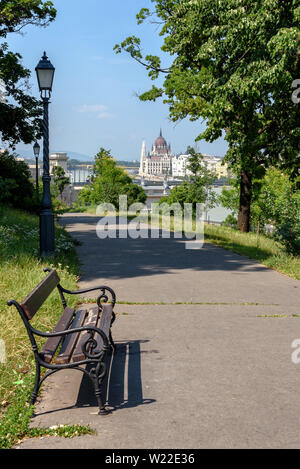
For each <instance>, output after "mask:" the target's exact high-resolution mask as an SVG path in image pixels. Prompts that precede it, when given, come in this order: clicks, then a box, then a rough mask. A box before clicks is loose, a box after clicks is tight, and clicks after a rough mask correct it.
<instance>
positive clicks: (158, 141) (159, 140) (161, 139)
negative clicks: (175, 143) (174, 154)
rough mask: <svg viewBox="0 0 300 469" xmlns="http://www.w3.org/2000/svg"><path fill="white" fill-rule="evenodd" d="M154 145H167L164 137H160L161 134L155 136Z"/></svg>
mask: <svg viewBox="0 0 300 469" xmlns="http://www.w3.org/2000/svg"><path fill="white" fill-rule="evenodd" d="M154 145H155V146H156V147H166V146H167V142H166V141H165V139H164V137H162V136H161V135H160V136H159V137H157V139H156V140H155V142H154Z"/></svg>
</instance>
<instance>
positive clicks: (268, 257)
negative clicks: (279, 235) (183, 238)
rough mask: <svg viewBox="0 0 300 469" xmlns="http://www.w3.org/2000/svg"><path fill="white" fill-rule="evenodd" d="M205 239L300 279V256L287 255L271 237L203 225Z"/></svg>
mask: <svg viewBox="0 0 300 469" xmlns="http://www.w3.org/2000/svg"><path fill="white" fill-rule="evenodd" d="M204 231H205V241H206V242H210V243H213V244H216V245H217V246H220V247H222V248H225V249H230V250H231V251H233V252H236V253H238V254H241V255H243V256H246V257H249V258H250V259H255V260H256V261H258V262H260V263H261V264H263V265H265V266H266V267H269V268H270V269H274V270H277V271H278V272H281V273H283V274H285V275H288V276H290V277H293V278H295V279H298V280H300V257H295V256H291V255H288V254H287V253H286V252H285V250H284V248H283V246H282V245H281V244H280V243H277V242H276V241H274V240H273V239H272V238H269V237H267V236H263V235H259V236H258V235H257V234H255V233H241V232H240V231H237V230H233V229H231V228H225V227H223V226H214V225H207V224H206V225H205V230H204Z"/></svg>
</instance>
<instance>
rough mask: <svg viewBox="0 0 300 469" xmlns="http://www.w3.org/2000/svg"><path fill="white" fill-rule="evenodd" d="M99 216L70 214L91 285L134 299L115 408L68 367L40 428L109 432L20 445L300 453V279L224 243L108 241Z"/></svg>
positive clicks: (42, 407) (112, 393) (113, 388)
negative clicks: (297, 344) (101, 408)
mask: <svg viewBox="0 0 300 469" xmlns="http://www.w3.org/2000/svg"><path fill="white" fill-rule="evenodd" d="M97 221H98V219H97V218H96V217H93V216H90V215H82V214H69V215H65V216H64V217H63V218H62V222H63V223H64V224H65V225H66V227H67V229H68V231H69V232H70V233H71V234H72V235H73V236H74V237H75V238H77V239H78V240H79V241H81V242H82V245H81V246H79V247H78V255H79V258H80V260H81V262H82V276H81V281H80V287H88V286H94V285H97V284H107V285H109V286H111V287H112V288H113V289H114V290H115V291H116V294H117V299H118V300H119V301H121V302H122V304H118V305H117V307H116V312H117V313H118V314H117V320H116V322H115V324H114V327H113V336H114V339H115V341H116V343H117V344H118V350H117V353H116V354H115V356H114V357H113V359H112V366H111V375H110V380H109V385H108V387H107V390H106V392H107V399H108V403H109V405H110V406H112V407H113V408H114V411H113V412H112V413H111V414H110V415H109V416H107V417H100V416H98V415H97V407H96V402H95V399H94V397H93V394H92V390H91V386H90V383H89V382H86V381H85V378H84V379H82V375H81V373H76V372H74V371H69V372H67V371H64V372H60V373H58V374H56V375H54V376H53V377H51V379H50V378H49V380H48V382H47V381H46V384H45V386H44V390H43V393H42V398H41V400H40V402H39V403H38V405H37V406H36V412H37V416H36V417H35V418H34V419H33V425H34V426H51V425H55V424H64V423H68V424H75V423H81V424H88V423H89V424H91V426H92V427H93V428H95V429H96V430H97V435H96V436H82V437H79V438H75V439H70V440H66V439H59V438H45V439H42V440H28V441H25V442H23V443H22V444H21V445H20V446H19V447H21V448H151V449H152V448H293V447H295V448H300V401H299V398H298V396H299V391H300V364H299V365H295V364H293V363H292V360H291V354H292V352H293V349H292V348H291V344H292V342H293V340H294V339H297V338H300V318H297V317H295V316H293V315H297V314H298V315H299V314H300V302H299V292H300V282H299V281H296V280H293V279H291V278H288V277H287V276H284V275H281V274H279V273H277V272H274V271H272V270H269V269H266V268H265V267H263V266H262V265H260V264H258V263H256V262H253V261H251V260H249V259H246V258H244V257H242V256H239V255H236V254H233V253H231V252H230V251H226V250H223V249H220V248H217V247H215V246H212V245H205V246H204V247H203V249H200V250H186V249H185V247H184V243H183V242H182V241H181V240H176V239H136V240H133V239H107V240H99V239H98V238H97V236H96V233H95V225H96V223H97ZM145 302H148V303H165V304H156V305H155V304H144V305H142V304H140V303H145ZM176 302H177V303H180V304H171V303H176ZM126 303H127V304H126ZM128 303H131V304H128ZM183 303H187V304H183ZM276 316H277V317H276ZM278 316H280V317H278ZM281 316H282V317H281Z"/></svg>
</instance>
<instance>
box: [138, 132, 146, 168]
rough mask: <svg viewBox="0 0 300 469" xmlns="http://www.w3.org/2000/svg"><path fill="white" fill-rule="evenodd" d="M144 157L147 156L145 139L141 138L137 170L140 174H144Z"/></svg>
mask: <svg viewBox="0 0 300 469" xmlns="http://www.w3.org/2000/svg"><path fill="white" fill-rule="evenodd" d="M146 158H147V152H146V142H145V140H143V143H142V151H141V158H140V170H139V174H140V176H143V175H144V163H145V161H146Z"/></svg>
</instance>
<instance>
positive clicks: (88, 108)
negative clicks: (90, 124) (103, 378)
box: [77, 104, 108, 112]
mask: <svg viewBox="0 0 300 469" xmlns="http://www.w3.org/2000/svg"><path fill="white" fill-rule="evenodd" d="M107 110H108V107H107V106H104V105H103V104H82V106H79V107H78V108H77V111H78V112H106V111H107Z"/></svg>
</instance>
